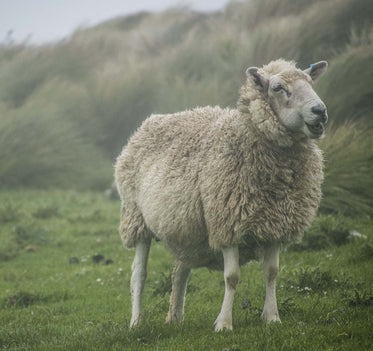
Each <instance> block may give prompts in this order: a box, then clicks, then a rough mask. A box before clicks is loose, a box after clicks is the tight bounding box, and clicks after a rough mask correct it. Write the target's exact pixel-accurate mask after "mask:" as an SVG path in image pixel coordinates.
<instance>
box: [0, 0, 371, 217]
mask: <svg viewBox="0 0 373 351" xmlns="http://www.w3.org/2000/svg"><path fill="white" fill-rule="evenodd" d="M372 16H373V2H372V1H370V0H315V1H306V0H300V1H292V0H246V1H243V2H231V3H229V4H228V5H227V6H226V8H225V9H224V10H222V11H220V12H215V13H209V14H201V13H198V12H195V11H192V10H190V9H188V8H176V9H171V10H168V11H165V12H162V13H158V14H150V13H139V14H136V15H131V16H126V17H118V18H115V19H113V20H111V21H107V22H104V23H102V24H100V25H98V26H95V27H92V28H87V29H79V30H77V31H76V32H75V33H74V34H73V35H72V36H71V37H70V38H67V39H65V40H63V41H61V42H59V43H57V44H55V45H44V46H40V47H31V46H28V45H27V43H24V44H22V45H20V44H13V45H3V46H1V45H0V78H1V79H0V165H1V166H0V187H1V188H4V187H19V186H28V187H44V188H45V187H65V188H66V187H73V188H78V189H92V188H101V187H105V186H107V187H109V186H110V183H111V174H112V163H113V160H114V158H115V156H116V155H117V154H118V152H119V151H120V149H121V147H122V145H124V144H125V143H126V141H127V139H128V137H129V136H130V135H131V134H132V133H133V132H134V130H135V129H136V128H137V126H139V124H140V123H141V121H143V120H144V119H145V118H146V117H147V116H148V115H149V114H151V113H171V112H176V111H179V110H183V109H189V108H193V107H195V106H203V105H220V106H222V107H227V106H230V107H235V105H236V101H237V97H238V91H239V88H240V86H241V85H242V83H243V81H244V79H245V74H244V72H245V69H246V68H247V67H248V66H252V65H257V66H260V65H263V64H265V63H267V62H268V61H270V60H273V59H277V58H279V57H283V58H285V59H293V60H296V61H298V64H299V67H304V68H306V67H308V66H309V64H310V63H312V62H314V61H318V60H321V59H326V60H328V61H329V63H330V67H329V70H328V72H327V73H326V75H325V76H324V77H323V78H322V79H321V80H320V82H319V83H318V85H316V90H317V92H318V93H319V95H320V96H321V97H322V98H323V99H324V100H325V101H326V103H327V105H328V109H329V115H330V120H331V121H333V122H332V124H333V127H332V128H330V127H329V130H328V134H329V135H328V136H327V138H326V139H325V140H324V141H322V143H321V145H322V147H323V149H324V151H325V154H326V161H327V164H326V179H325V184H324V194H325V196H324V199H323V202H322V204H321V211H323V212H326V213H329V212H337V213H343V214H356V213H360V214H362V213H363V214H370V213H371V211H372V210H371V209H372V196H370V194H372V181H371V179H372V178H373V177H372V168H371V157H372V156H371V150H372V145H371V142H370V141H369V139H371V135H372V132H373V129H372V128H373V127H372V124H371V120H372V111H373V106H372V101H373V90H372V84H371V82H372V81H373V66H372V64H371V62H372V59H373V45H372V40H373V39H372V38H373V34H372V33H373V26H372V21H371V18H372ZM358 120H362V121H364V123H360V122H358ZM345 123H347V124H345Z"/></svg>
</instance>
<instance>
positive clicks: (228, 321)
mask: <svg viewBox="0 0 373 351" xmlns="http://www.w3.org/2000/svg"><path fill="white" fill-rule="evenodd" d="M223 256H224V281H225V293H224V300H223V304H222V306H221V311H220V313H219V316H218V318H217V319H216V321H215V331H220V330H223V329H224V328H225V329H229V330H232V308H233V300H234V293H235V291H236V287H237V285H238V282H239V280H240V266H239V260H238V259H239V254H238V247H237V246H232V247H227V248H225V249H223Z"/></svg>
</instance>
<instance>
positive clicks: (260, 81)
mask: <svg viewBox="0 0 373 351" xmlns="http://www.w3.org/2000/svg"><path fill="white" fill-rule="evenodd" d="M246 76H247V78H249V79H250V82H251V84H252V85H253V87H254V88H255V89H257V90H259V91H262V92H266V91H267V90H268V79H267V78H265V77H264V76H263V75H261V74H260V73H259V72H258V68H257V67H249V68H248V69H247V70H246Z"/></svg>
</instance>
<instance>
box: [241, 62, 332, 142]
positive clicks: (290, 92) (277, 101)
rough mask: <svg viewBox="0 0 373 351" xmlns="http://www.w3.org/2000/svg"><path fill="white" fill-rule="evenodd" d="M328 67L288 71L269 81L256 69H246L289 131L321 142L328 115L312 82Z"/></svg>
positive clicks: (317, 66)
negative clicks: (319, 139)
mask: <svg viewBox="0 0 373 351" xmlns="http://www.w3.org/2000/svg"><path fill="white" fill-rule="evenodd" d="M326 68H327V63H326V62H325V61H321V62H318V63H317V64H314V65H311V67H310V68H309V69H307V70H305V71H303V72H301V71H295V70H289V71H283V72H280V73H278V74H275V75H273V76H270V77H268V78H267V77H265V76H264V75H263V74H260V73H259V72H258V69H257V68H254V67H253V68H249V69H248V70H247V74H248V77H249V79H250V81H251V82H252V84H253V85H254V87H255V88H257V89H258V90H260V91H261V92H262V93H263V95H264V97H265V99H266V100H267V101H268V102H269V104H270V106H271V107H272V109H273V111H274V112H275V114H276V115H277V117H278V118H279V120H280V122H281V123H282V124H283V125H284V126H285V127H286V128H287V129H288V130H291V131H292V132H295V133H303V134H305V135H306V136H307V137H309V138H312V139H318V138H321V137H322V136H323V135H324V124H325V123H326V122H327V121H328V115H327V111H326V107H325V104H324V103H323V102H322V101H321V99H320V98H319V96H318V95H317V94H316V93H315V91H314V90H313V88H312V82H313V81H315V80H316V79H317V78H319V77H320V76H321V75H322V74H323V73H324V72H325V70H326Z"/></svg>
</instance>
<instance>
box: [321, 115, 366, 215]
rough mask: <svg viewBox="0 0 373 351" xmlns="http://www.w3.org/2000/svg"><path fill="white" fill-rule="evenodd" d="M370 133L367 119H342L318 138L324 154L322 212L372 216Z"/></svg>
mask: <svg viewBox="0 0 373 351" xmlns="http://www.w3.org/2000/svg"><path fill="white" fill-rule="evenodd" d="M372 136H373V133H372V127H371V125H370V124H369V123H368V122H365V121H362V122H355V123H354V122H346V123H345V124H342V125H341V126H340V127H338V128H335V129H334V130H332V131H330V132H329V135H328V136H327V137H326V138H325V139H323V140H322V143H321V147H322V149H323V150H324V152H325V157H326V169H325V181H324V186H323V194H324V198H323V200H322V202H321V208H320V210H321V211H322V212H324V213H339V214H343V215H348V216H355V215H370V216H371V215H373V138H372Z"/></svg>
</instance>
